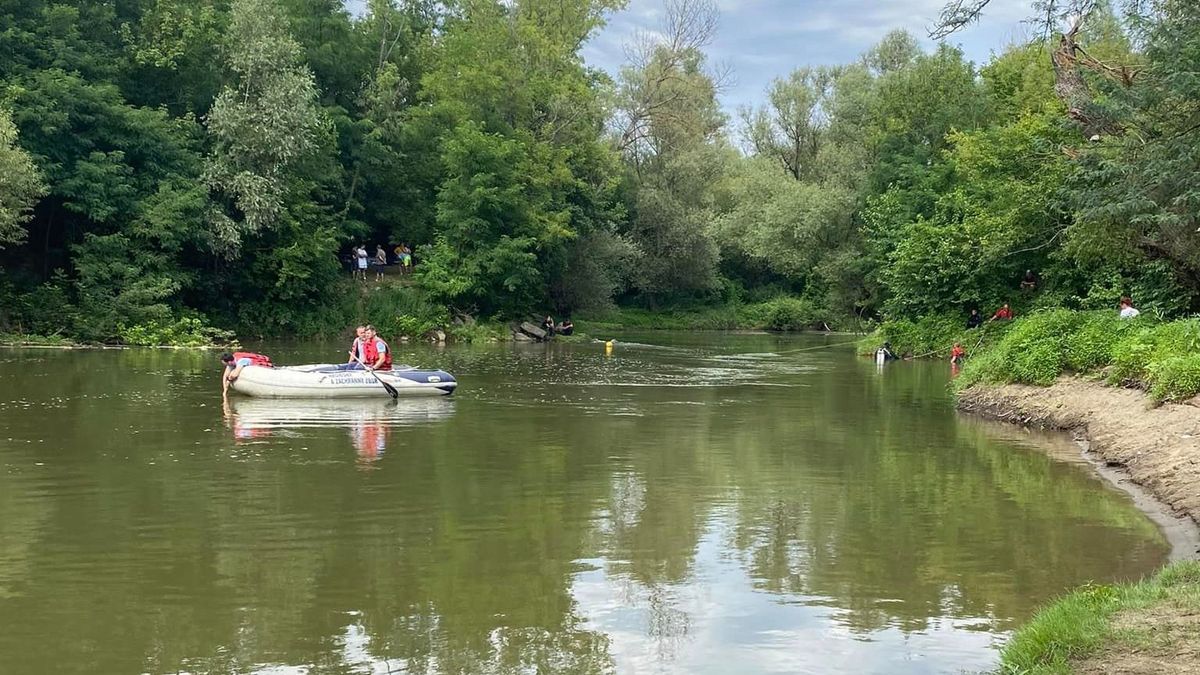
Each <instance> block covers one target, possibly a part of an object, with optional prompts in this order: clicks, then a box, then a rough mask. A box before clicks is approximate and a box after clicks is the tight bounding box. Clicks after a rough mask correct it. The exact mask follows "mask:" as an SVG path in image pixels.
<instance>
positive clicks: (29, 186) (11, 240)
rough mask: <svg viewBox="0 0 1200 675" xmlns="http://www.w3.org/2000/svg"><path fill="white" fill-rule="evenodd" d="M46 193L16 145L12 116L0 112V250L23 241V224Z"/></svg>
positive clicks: (39, 177) (35, 168) (33, 167)
mask: <svg viewBox="0 0 1200 675" xmlns="http://www.w3.org/2000/svg"><path fill="white" fill-rule="evenodd" d="M45 193H46V186H45V185H44V184H43V183H42V177H41V172H40V171H38V168H37V166H35V165H34V163H33V160H32V159H30V157H29V154H28V153H26V152H25V151H24V150H22V149H21V147H20V146H19V145H17V127H16V125H14V124H13V121H12V113H10V112H9V111H7V110H4V109H0V248H3V247H4V246H5V245H6V244H19V243H21V242H22V241H24V240H25V234H26V233H25V223H26V222H27V221H28V220H29V218H30V211H31V210H32V209H33V205H34V204H35V203H36V202H37V200H38V198H40V197H41V196H42V195H44V194H45Z"/></svg>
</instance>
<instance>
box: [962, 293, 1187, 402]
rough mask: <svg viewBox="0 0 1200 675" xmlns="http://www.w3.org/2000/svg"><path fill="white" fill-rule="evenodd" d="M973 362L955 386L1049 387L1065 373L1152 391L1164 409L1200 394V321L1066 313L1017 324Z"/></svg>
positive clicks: (1041, 315)
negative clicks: (1172, 403) (1017, 385)
mask: <svg viewBox="0 0 1200 675" xmlns="http://www.w3.org/2000/svg"><path fill="white" fill-rule="evenodd" d="M1012 324H1013V325H1012V327H1011V329H1010V330H1008V331H1007V332H1006V333H1005V334H1004V335H1003V336H1002V337H1001V338H1000V339H999V340H996V341H994V342H988V343H986V344H985V346H984V348H983V349H982V350H980V352H979V353H978V354H975V355H973V358H971V359H969V360H968V362H967V365H966V367H964V368H963V372H962V375H961V376H960V377H959V378H958V380H957V381H956V382H955V384H956V386H957V387H958V388H960V389H961V388H965V387H969V386H971V385H974V384H979V383H983V384H1005V383H1010V382H1016V383H1021V384H1035V385H1043V386H1044V385H1049V384H1052V383H1053V382H1054V380H1055V379H1056V378H1057V377H1058V376H1059V375H1062V374H1064V373H1075V374H1078V375H1089V374H1090V375H1097V376H1103V377H1104V378H1105V379H1106V381H1107V382H1108V383H1109V384H1112V385H1117V386H1135V387H1141V388H1143V389H1145V390H1146V391H1147V392H1148V393H1149V394H1150V396H1151V397H1152V398H1153V399H1154V400H1155V401H1158V402H1162V401H1182V400H1185V399H1188V398H1191V397H1192V396H1195V395H1197V394H1200V320H1197V319H1181V320H1178V321H1171V322H1165V323H1164V322H1160V321H1157V320H1156V319H1154V318H1150V317H1142V318H1138V319H1134V320H1122V319H1120V318H1118V317H1117V316H1116V314H1115V313H1114V312H1111V311H1094V312H1076V311H1071V310H1065V309H1056V310H1047V311H1042V312H1036V313H1034V314H1030V315H1029V316H1027V317H1024V318H1021V319H1017V320H1016V321H1013V322H1012Z"/></svg>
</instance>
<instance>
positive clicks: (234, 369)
mask: <svg viewBox="0 0 1200 675" xmlns="http://www.w3.org/2000/svg"><path fill="white" fill-rule="evenodd" d="M221 363H224V364H225V372H224V373H222V375H221V393H222V394H226V393H228V392H229V383H230V382H233V381H234V380H236V379H238V376H239V375H241V374H242V369H243V368H245V367H246V366H266V367H267V368H272V367H273V366H272V365H271V359H270V357H267V356H263V355H262V354H255V353H254V352H234V353H232V354H230V353H229V352H225V353H224V354H222V355H221Z"/></svg>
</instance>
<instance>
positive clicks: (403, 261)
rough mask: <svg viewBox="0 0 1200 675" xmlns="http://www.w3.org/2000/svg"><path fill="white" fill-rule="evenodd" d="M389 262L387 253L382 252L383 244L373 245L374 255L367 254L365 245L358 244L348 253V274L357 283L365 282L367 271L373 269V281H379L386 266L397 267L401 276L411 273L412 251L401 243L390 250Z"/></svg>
mask: <svg viewBox="0 0 1200 675" xmlns="http://www.w3.org/2000/svg"><path fill="white" fill-rule="evenodd" d="M392 255H393V256H394V257H393V258H392V259H391V260H389V259H388V253H387V251H385V250H384V248H383V244H376V245H375V255H371V254H370V253H368V252H367V246H366V244H359V245H358V246H355V247H354V248H353V249H352V250H351V251H350V273H351V275H352V276H353V277H354V278H355V279H358V280H359V281H366V280H367V270H368V269H369V268H374V269H375V280H376V281H379V280H380V279H382V278H383V270H384V268H386V267H387V266H388V265H399V266H400V273H401V274H408V273H409V272H411V271H412V266H413V254H412V249H411V248H409V247H408V245H407V244H405V243H403V242H401V243H400V244H397V245H396V247H395V248H393V249H392Z"/></svg>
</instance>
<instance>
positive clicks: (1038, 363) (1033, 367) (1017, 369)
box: [958, 309, 1084, 387]
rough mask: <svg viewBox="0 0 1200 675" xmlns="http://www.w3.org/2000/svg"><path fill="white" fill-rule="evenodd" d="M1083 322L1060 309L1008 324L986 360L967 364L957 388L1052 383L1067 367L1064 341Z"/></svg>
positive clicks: (1078, 317)
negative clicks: (972, 385) (1000, 384)
mask: <svg viewBox="0 0 1200 675" xmlns="http://www.w3.org/2000/svg"><path fill="white" fill-rule="evenodd" d="M1083 318H1084V315H1083V314H1080V313H1078V312H1072V311H1070V310H1063V309H1060V310H1052V311H1047V312H1035V313H1033V314H1030V315H1029V316H1027V317H1025V318H1023V319H1018V320H1017V321H1014V322H1012V324H1011V328H1010V329H1008V330H1006V331H1005V333H1004V336H1003V337H1002V338H1000V340H999V341H998V342H997V343H996V345H995V347H993V348H991V349H990V350H989V352H988V353H987V354H986V358H977V359H974V360H970V361H968V362H967V365H966V367H965V368H964V369H963V375H962V377H961V378H960V380H961V381H960V383H959V385H958V386H960V387H963V386H970V384H974V383H976V382H981V381H982V382H1022V383H1025V384H1040V385H1047V384H1050V383H1052V382H1054V379H1055V378H1056V377H1058V375H1059V374H1060V373H1062V371H1063V369H1064V367H1065V366H1066V364H1067V358H1066V352H1067V342H1068V337H1069V336H1070V335H1072V333H1073V332H1074V331H1075V329H1076V328H1077V327H1078V326H1079V325H1080V323H1082V321H1083ZM989 327H990V325H989Z"/></svg>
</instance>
